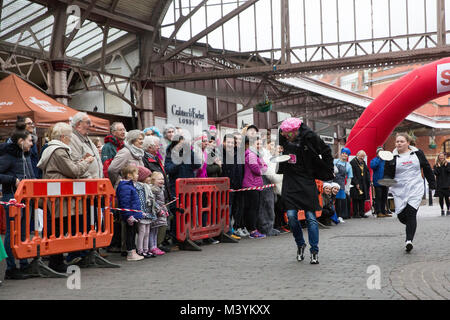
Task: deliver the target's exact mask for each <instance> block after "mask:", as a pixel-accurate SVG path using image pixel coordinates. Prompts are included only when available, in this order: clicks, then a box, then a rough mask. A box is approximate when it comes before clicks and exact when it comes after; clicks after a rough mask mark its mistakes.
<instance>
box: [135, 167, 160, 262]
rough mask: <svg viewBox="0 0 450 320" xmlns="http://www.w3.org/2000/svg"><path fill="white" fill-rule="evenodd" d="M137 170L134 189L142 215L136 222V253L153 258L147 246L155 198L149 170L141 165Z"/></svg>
mask: <svg viewBox="0 0 450 320" xmlns="http://www.w3.org/2000/svg"><path fill="white" fill-rule="evenodd" d="M138 170H139V171H138V182H136V191H137V194H138V196H139V202H140V204H141V210H142V212H143V216H144V217H143V219H140V220H139V222H138V237H137V244H136V247H137V254H138V255H141V256H143V257H144V258H153V257H155V255H154V254H153V253H151V252H150V250H149V248H148V242H149V236H150V227H151V224H152V222H153V221H154V220H156V214H155V198H154V195H153V193H152V190H151V187H150V175H151V171H150V170H149V169H147V168H145V167H142V166H139V167H138Z"/></svg>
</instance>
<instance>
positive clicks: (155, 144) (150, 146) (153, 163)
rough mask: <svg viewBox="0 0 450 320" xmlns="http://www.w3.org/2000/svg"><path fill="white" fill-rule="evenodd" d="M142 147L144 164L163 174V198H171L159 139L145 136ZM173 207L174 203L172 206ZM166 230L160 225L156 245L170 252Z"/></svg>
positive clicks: (171, 216) (165, 227) (152, 170)
mask: <svg viewBox="0 0 450 320" xmlns="http://www.w3.org/2000/svg"><path fill="white" fill-rule="evenodd" d="M142 147H143V149H144V157H143V158H142V161H143V162H144V166H145V167H146V168H147V169H149V170H150V171H151V172H152V173H154V172H160V173H161V174H162V175H163V178H164V188H163V190H164V198H165V199H167V200H169V201H170V200H172V199H173V195H171V194H170V190H169V178H168V176H167V174H166V171H165V169H164V164H163V162H162V160H161V158H160V157H159V149H160V139H159V138H158V137H157V136H155V135H152V136H146V137H145V138H144V143H143V145H142ZM172 207H175V204H174V205H173V206H172ZM171 211H173V210H170V208H169V214H170V218H171V219H173V214H172V213H171ZM166 232H167V225H164V226H161V227H160V228H158V240H157V246H158V248H159V249H161V250H163V251H165V252H170V247H169V246H168V245H169V244H168V243H167V242H166V241H164V240H165V238H166Z"/></svg>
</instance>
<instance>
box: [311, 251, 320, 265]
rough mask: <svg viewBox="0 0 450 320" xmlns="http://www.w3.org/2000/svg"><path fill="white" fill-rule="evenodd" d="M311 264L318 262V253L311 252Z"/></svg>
mask: <svg viewBox="0 0 450 320" xmlns="http://www.w3.org/2000/svg"><path fill="white" fill-rule="evenodd" d="M311 264H319V254H318V253H311Z"/></svg>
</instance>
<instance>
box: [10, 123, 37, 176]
mask: <svg viewBox="0 0 450 320" xmlns="http://www.w3.org/2000/svg"><path fill="white" fill-rule="evenodd" d="M16 130H17V131H22V130H25V131H28V132H29V133H30V134H31V137H32V139H33V146H32V147H31V149H30V151H29V153H28V154H29V157H30V160H31V166H32V168H33V172H34V176H35V177H36V178H40V177H41V173H40V172H39V170H38V168H37V163H38V161H39V152H38V148H37V143H38V137H37V135H36V125H35V123H34V121H33V120H32V119H31V118H29V117H22V116H17V122H16Z"/></svg>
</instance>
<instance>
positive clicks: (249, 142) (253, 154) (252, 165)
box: [242, 137, 267, 239]
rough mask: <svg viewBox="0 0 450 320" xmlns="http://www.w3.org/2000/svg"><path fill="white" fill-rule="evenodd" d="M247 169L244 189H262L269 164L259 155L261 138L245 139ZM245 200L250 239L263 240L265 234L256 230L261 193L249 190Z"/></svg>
mask: <svg viewBox="0 0 450 320" xmlns="http://www.w3.org/2000/svg"><path fill="white" fill-rule="evenodd" d="M245 144H246V150H245V167H244V180H243V181H242V187H243V188H250V187H262V186H263V185H264V183H263V179H262V175H263V174H264V172H266V170H267V164H266V163H265V162H264V160H263V159H262V155H260V154H259V152H260V150H261V140H260V138H259V137H252V138H250V139H249V138H248V137H246V138H245ZM244 192H245V193H244V198H245V207H244V212H245V225H246V228H247V230H249V232H250V238H255V239H261V238H265V237H266V235H265V234H261V233H260V232H259V231H258V230H257V229H256V221H257V216H258V208H259V202H260V197H261V191H259V190H248V191H244Z"/></svg>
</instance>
